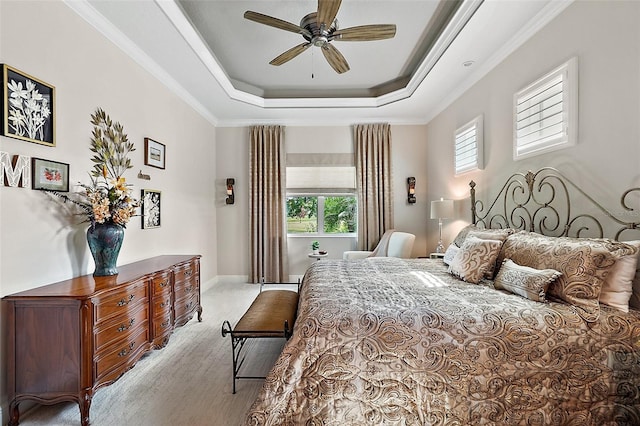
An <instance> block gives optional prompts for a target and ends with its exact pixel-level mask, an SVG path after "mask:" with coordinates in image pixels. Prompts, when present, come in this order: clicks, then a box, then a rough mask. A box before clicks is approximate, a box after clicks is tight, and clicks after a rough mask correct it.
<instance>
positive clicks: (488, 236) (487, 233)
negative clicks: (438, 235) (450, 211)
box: [452, 224, 516, 247]
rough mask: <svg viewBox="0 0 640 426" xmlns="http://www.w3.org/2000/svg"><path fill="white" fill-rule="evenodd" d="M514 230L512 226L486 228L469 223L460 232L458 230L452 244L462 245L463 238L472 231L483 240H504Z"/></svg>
mask: <svg viewBox="0 0 640 426" xmlns="http://www.w3.org/2000/svg"><path fill="white" fill-rule="evenodd" d="M514 232H516V230H515V229H512V228H498V229H486V228H478V227H477V226H476V225H473V224H471V225H467V226H465V227H464V228H462V229H461V230H460V232H458V235H456V237H455V238H454V240H453V243H452V244H455V245H456V246H458V247H462V244H463V243H464V239H465V238H467V235H469V234H470V233H473V234H474V235H475V236H476V237H478V238H482V239H485V240H504V239H505V238H507V237H508V236H509V235H511V234H513V233H514Z"/></svg>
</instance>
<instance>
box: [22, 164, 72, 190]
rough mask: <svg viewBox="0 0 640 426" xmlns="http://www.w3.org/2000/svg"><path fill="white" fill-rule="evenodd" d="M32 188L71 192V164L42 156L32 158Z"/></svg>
mask: <svg viewBox="0 0 640 426" xmlns="http://www.w3.org/2000/svg"><path fill="white" fill-rule="evenodd" d="M31 188H32V189H46V190H49V191H58V192H69V165H68V164H66V163H59V162H57V161H51V160H43V159H42V158H32V159H31Z"/></svg>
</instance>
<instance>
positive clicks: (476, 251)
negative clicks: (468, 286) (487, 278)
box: [449, 236, 502, 284]
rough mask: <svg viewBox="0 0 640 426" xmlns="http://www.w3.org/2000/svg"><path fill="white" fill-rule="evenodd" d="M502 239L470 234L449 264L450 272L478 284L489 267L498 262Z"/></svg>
mask: <svg viewBox="0 0 640 426" xmlns="http://www.w3.org/2000/svg"><path fill="white" fill-rule="evenodd" d="M500 247H502V241H498V240H481V239H480V238H476V237H474V236H468V237H467V238H466V239H465V240H464V244H462V247H460V250H458V253H457V254H456V255H455V257H454V258H453V261H452V262H451V264H450V265H449V273H450V274H453V275H455V276H457V277H458V278H461V279H463V280H464V281H467V282H470V283H473V284H477V283H478V281H480V279H482V277H483V276H484V273H485V272H486V271H487V269H488V268H489V267H490V266H491V265H494V264H495V263H496V258H497V257H498V253H499V252H500Z"/></svg>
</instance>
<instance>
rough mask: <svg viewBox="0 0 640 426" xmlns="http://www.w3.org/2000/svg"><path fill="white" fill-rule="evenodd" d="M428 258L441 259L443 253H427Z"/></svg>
mask: <svg viewBox="0 0 640 426" xmlns="http://www.w3.org/2000/svg"><path fill="white" fill-rule="evenodd" d="M429 258H431V259H442V258H444V253H431V254H429Z"/></svg>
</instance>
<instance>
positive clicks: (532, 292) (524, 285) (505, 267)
mask: <svg viewBox="0 0 640 426" xmlns="http://www.w3.org/2000/svg"><path fill="white" fill-rule="evenodd" d="M560 275H562V274H561V273H560V272H558V271H556V270H555V269H534V268H529V267H528V266H521V265H518V264H517V263H515V262H513V261H512V260H511V259H505V260H504V261H503V262H502V266H500V270H499V271H498V275H496V280H495V282H494V283H493V286H494V287H495V288H497V289H502V290H507V291H508V292H510V293H513V294H517V295H518V296H522V297H526V298H527V299H530V300H534V301H536V302H544V301H545V294H546V293H547V288H548V287H549V284H551V283H552V282H553V281H555V280H556V279H557V278H558V277H560Z"/></svg>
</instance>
